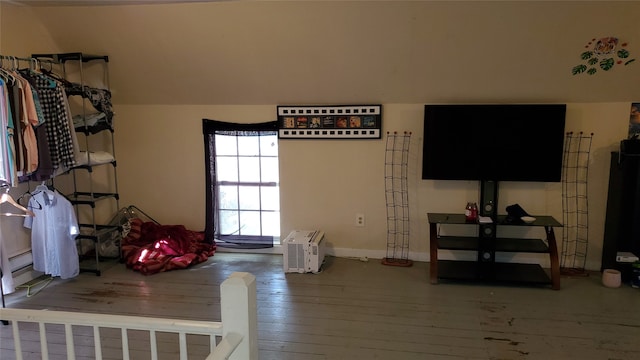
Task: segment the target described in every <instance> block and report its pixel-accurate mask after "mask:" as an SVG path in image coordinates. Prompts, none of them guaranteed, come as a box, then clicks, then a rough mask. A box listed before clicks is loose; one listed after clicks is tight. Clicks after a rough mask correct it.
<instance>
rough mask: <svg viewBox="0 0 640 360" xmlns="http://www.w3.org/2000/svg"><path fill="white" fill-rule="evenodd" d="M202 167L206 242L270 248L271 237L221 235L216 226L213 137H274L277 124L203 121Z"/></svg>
mask: <svg viewBox="0 0 640 360" xmlns="http://www.w3.org/2000/svg"><path fill="white" fill-rule="evenodd" d="M202 132H203V134H204V149H205V156H204V161H205V167H206V181H205V185H206V207H207V208H206V210H205V215H206V221H205V237H206V240H207V241H208V242H209V243H214V242H216V240H221V241H222V242H221V243H218V245H220V246H223V247H224V246H229V247H239V248H265V247H273V236H242V235H225V234H220V231H219V226H218V208H217V206H218V201H217V196H218V190H217V186H216V184H217V178H216V143H215V135H228V136H257V135H277V133H278V122H277V121H270V122H264V123H254V124H237V123H230V122H224V121H218V120H210V119H203V120H202Z"/></svg>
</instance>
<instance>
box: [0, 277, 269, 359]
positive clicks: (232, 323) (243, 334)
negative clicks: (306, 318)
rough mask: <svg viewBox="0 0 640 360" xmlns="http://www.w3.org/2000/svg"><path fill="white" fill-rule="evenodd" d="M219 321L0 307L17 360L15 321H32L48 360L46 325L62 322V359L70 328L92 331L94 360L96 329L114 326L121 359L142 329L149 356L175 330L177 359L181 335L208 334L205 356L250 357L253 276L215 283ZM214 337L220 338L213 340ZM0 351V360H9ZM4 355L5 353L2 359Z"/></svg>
mask: <svg viewBox="0 0 640 360" xmlns="http://www.w3.org/2000/svg"><path fill="white" fill-rule="evenodd" d="M220 296H221V318H222V321H221V322H210V321H195V320H176V319H165V318H151V317H142V316H125V315H108V314H92V313H77V312H67V311H49V310H27V309H0V319H2V320H8V321H10V322H11V326H12V330H13V342H14V349H15V355H14V358H15V359H16V360H23V349H22V341H21V337H20V328H19V325H20V324H21V323H36V324H38V333H39V342H40V353H41V358H42V359H43V360H49V350H48V341H47V331H46V327H45V325H46V324H58V325H63V326H64V335H65V336H64V339H65V344H66V355H67V356H66V357H67V359H68V360H75V359H76V352H75V348H76V347H75V344H74V330H73V327H89V328H92V329H93V336H92V337H93V348H94V352H95V354H94V356H92V358H94V359H96V360H102V359H103V351H102V348H103V345H102V342H101V331H100V329H108V328H115V329H120V334H121V336H120V337H121V341H122V344H121V347H122V357H121V359H123V360H129V359H130V358H131V354H130V344H129V331H143V332H146V333H148V334H149V335H148V336H149V353H150V356H151V359H152V360H157V359H158V341H157V336H156V335H157V333H170V334H177V336H178V344H179V353H180V358H179V359H180V360H187V359H188V351H187V350H188V342H187V336H194V335H195V336H198V335H200V336H205V337H207V336H208V337H209V341H208V343H209V344H208V347H209V352H208V353H209V355H208V356H207V357H206V360H221V359H231V360H256V359H258V345H257V344H258V343H257V310H256V301H257V297H256V283H255V276H253V275H252V274H250V273H241V272H236V273H233V274H231V276H229V278H227V279H226V280H225V281H224V282H223V283H222V284H221V285H220ZM216 338H222V340H221V341H220V342H219V343H217V341H216ZM5 351H6V349H5V350H3V356H2V358H3V359H4V358H9V354H6V355H5ZM5 356H6V357H5Z"/></svg>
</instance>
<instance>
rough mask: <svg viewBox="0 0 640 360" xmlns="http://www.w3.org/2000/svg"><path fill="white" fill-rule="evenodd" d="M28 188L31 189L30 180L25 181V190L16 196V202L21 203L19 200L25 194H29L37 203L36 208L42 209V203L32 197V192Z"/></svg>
mask: <svg viewBox="0 0 640 360" xmlns="http://www.w3.org/2000/svg"><path fill="white" fill-rule="evenodd" d="M30 189H31V181H27V191H25V192H24V193H23V194H22V195H20V196H18V198H17V199H16V202H17V203H18V204H20V205H22V203H21V202H20V201H21V200H22V199H24V197H25V196H31V197H32V198H33V201H34V202H35V203H36V204H37V205H38V207H37V208H36V209H38V210H42V204H40V202H38V200H37V199H35V198H34V197H33V195H34V194H33V193H32V192H31V190H30ZM23 206H24V205H23Z"/></svg>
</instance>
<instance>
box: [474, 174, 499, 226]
mask: <svg viewBox="0 0 640 360" xmlns="http://www.w3.org/2000/svg"><path fill="white" fill-rule="evenodd" d="M497 207H498V182H497V181H492V180H482V181H481V182H480V209H479V210H480V215H481V216H488V217H490V218H492V219H493V220H494V221H495V220H496V216H497V215H498V208H497Z"/></svg>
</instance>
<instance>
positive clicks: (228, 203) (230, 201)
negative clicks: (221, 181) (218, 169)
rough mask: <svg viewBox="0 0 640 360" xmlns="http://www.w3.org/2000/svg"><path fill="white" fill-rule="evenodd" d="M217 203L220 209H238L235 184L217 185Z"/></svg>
mask: <svg viewBox="0 0 640 360" xmlns="http://www.w3.org/2000/svg"><path fill="white" fill-rule="evenodd" d="M218 195H219V200H218V204H219V206H220V209H226V210H237V209H238V187H237V186H226V185H225V186H220V187H219V193H218Z"/></svg>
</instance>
